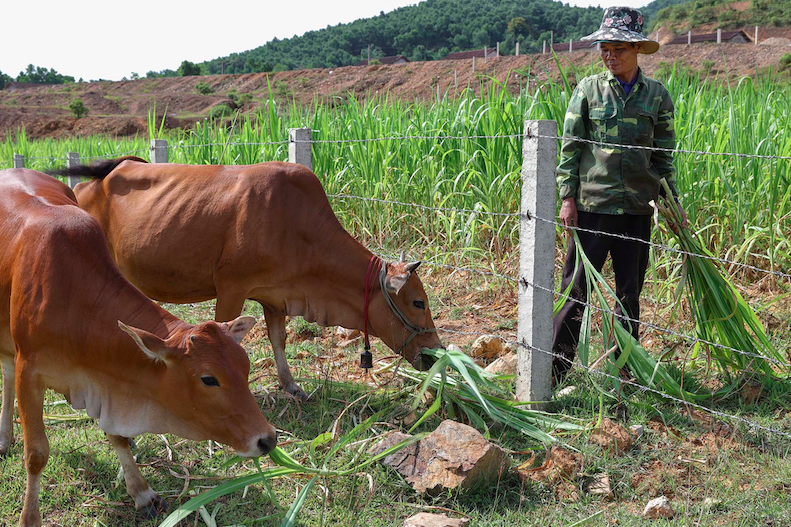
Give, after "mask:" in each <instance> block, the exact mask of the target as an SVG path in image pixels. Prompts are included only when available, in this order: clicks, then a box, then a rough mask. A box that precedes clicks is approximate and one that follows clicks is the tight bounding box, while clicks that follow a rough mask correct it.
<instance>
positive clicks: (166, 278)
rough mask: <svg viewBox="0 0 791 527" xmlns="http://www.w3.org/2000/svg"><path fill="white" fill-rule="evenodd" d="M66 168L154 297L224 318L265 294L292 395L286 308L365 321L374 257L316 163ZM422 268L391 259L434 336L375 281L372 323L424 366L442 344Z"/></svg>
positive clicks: (327, 321) (340, 321) (402, 300)
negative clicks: (331, 196) (213, 303)
mask: <svg viewBox="0 0 791 527" xmlns="http://www.w3.org/2000/svg"><path fill="white" fill-rule="evenodd" d="M58 173H60V174H69V175H81V176H88V177H92V178H94V180H93V181H88V182H84V183H80V184H78V185H77V186H76V188H75V189H74V192H75V194H76V196H77V200H78V202H79V204H80V206H81V207H83V208H84V209H85V210H87V211H88V212H90V213H91V215H92V216H93V217H94V218H96V219H97V220H98V221H99V224H100V225H101V226H102V228H103V229H104V232H105V235H106V236H107V242H108V243H109V246H110V252H111V253H112V254H113V257H114V258H115V260H116V262H117V263H118V267H119V268H120V269H121V272H123V273H124V275H125V276H126V277H127V278H128V279H129V280H130V281H131V282H132V283H133V284H135V285H136V286H137V287H139V288H140V290H141V291H143V292H144V293H145V294H147V295H148V296H150V297H151V298H154V299H156V300H160V301H164V302H173V303H187V302H200V301H204V300H208V299H211V298H215V297H216V298H217V307H216V311H215V320H217V321H225V320H231V319H233V318H234V317H237V316H239V314H240V313H241V311H242V308H243V305H244V302H245V300H247V299H251V300H255V301H257V302H259V303H260V304H261V306H263V308H264V317H265V319H266V324H267V328H268V330H269V331H268V332H269V340H270V341H271V342H272V347H273V348H274V352H275V360H276V363H277V373H278V378H279V380H280V384H281V386H282V387H283V388H284V389H285V390H286V391H287V392H289V393H292V394H296V395H299V396H301V397H303V398H304V397H305V394H304V392H303V391H302V390H301V389H300V387H299V386H297V384H296V383H295V382H294V380H293V378H292V377H291V373H290V371H289V369H288V363H287V362H286V355H285V339H286V331H285V326H286V316H287V315H288V316H294V315H301V316H302V317H304V318H305V319H306V320H308V321H315V322H317V323H318V324H320V325H322V326H343V327H345V328H356V329H360V330H362V329H363V306H364V303H365V300H364V296H365V280H366V270H367V267H368V264H369V262H370V260H371V257H372V253H371V252H370V251H368V250H367V249H366V248H365V247H363V246H362V245H361V244H360V243H358V242H357V241H356V240H355V239H354V238H353V237H352V236H350V235H349V233H347V232H346V231H345V230H344V229H343V227H342V226H341V224H340V222H339V221H338V219H337V218H336V217H335V214H334V213H333V212H332V208H331V207H330V203H329V201H327V196H326V194H325V193H324V188H323V187H322V186H321V182H320V181H319V180H318V178H317V177H316V176H315V175H314V174H313V172H311V171H310V170H308V169H307V168H305V167H303V166H300V165H296V164H290V163H280V162H270V163H261V164H258V165H250V166H190V165H175V164H148V163H146V162H145V161H144V160H142V159H139V158H120V159H116V160H112V161H107V162H104V163H101V164H98V165H95V166H92V167H90V166H83V167H75V168H71V169H67V170H65V171H58ZM419 264H420V262H414V263H406V262H394V263H387V264H385V265H386V268H387V275H386V279H385V282H384V283H385V288H386V289H387V291H389V292H390V293H391V294H392V298H393V300H394V302H395V304H396V307H397V309H398V310H400V311H401V312H402V313H403V314H404V316H405V318H406V319H407V320H408V322H410V323H411V324H412V325H413V326H414V327H415V328H420V329H425V330H427V332H426V333H422V334H415V332H414V331H412V330H409V329H407V328H406V327H405V325H404V323H402V322H401V321H400V320H399V319H398V317H397V316H396V315H394V313H393V310H391V308H390V307H388V305H387V303H386V301H385V298H384V295H382V294H381V287H380V284H379V282H378V281H376V280H374V292H373V296H372V297H371V304H370V308H369V314H368V321H369V324H368V325H369V329H370V331H371V334H372V335H374V336H377V337H379V338H380V339H382V341H384V343H385V344H387V345H388V346H389V347H390V348H391V349H394V350H399V351H401V352H402V354H403V355H404V357H405V358H406V359H407V360H408V361H409V362H410V363H412V364H414V365H415V366H417V367H426V366H427V362H428V361H426V360H421V350H422V349H425V348H429V349H430V348H438V347H441V346H442V343H441V342H440V340H439V338H438V337H437V335H436V330H435V329H434V322H433V321H432V319H431V311H430V310H429V308H428V300H427V298H426V292H425V291H424V289H423V285H422V284H421V282H420V279H419V278H418V277H417V275H416V274H415V272H414V271H415V269H417V266H418V265H419ZM377 291H378V292H377ZM413 336H414V338H411V337H413ZM405 344H406V345H405ZM402 347H403V350H401V348H402Z"/></svg>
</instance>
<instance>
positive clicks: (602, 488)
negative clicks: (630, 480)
mask: <svg viewBox="0 0 791 527" xmlns="http://www.w3.org/2000/svg"><path fill="white" fill-rule="evenodd" d="M588 493H589V494H593V495H595V496H604V497H605V498H613V497H615V494H613V492H612V488H610V476H608V475H607V474H606V473H604V474H597V475H595V476H594V479H593V481H591V482H590V484H588Z"/></svg>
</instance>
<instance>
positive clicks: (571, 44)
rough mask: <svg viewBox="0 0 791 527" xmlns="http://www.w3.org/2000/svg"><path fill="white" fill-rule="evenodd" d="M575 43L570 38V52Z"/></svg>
mask: <svg viewBox="0 0 791 527" xmlns="http://www.w3.org/2000/svg"><path fill="white" fill-rule="evenodd" d="M573 44H574V42H573V41H572V40H571V39H569V53H571V50H572V49H573Z"/></svg>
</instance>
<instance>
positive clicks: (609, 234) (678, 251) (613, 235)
mask: <svg viewBox="0 0 791 527" xmlns="http://www.w3.org/2000/svg"><path fill="white" fill-rule="evenodd" d="M529 218H532V219H535V220H538V221H543V222H545V223H551V224H552V225H555V226H558V227H562V228H564V229H565V228H568V229H571V230H575V231H579V232H587V233H591V234H599V235H603V236H607V237H610V238H619V239H622V240H626V241H631V242H640V243H643V244H646V245H649V246H651V247H655V248H657V249H661V250H663V251H668V252H672V253H676V254H681V255H685V256H696V257H698V258H704V259H706V260H712V261H715V262H720V263H723V264H728V265H735V266H738V267H744V268H747V269H752V270H753V271H759V272H762V273H766V274H770V275H774V276H779V277H781V278H791V274H788V273H783V272H781V271H774V270H771V269H763V268H761V267H756V266H754V265H750V264H746V263H742V262H734V261H732V260H728V259H726V258H720V257H718V256H711V255H708V254H699V253H693V252H689V251H684V250H682V249H676V248H675V247H669V246H667V245H662V244H660V243H656V242H652V241H650V240H643V239H642V238H635V237H633V236H627V235H625V234H616V233H612V232H605V231H597V230H593V229H586V228H584V227H579V226H566V225H563V224H562V223H560V222H558V221H556V220H549V219H546V218H542V217H540V216H529Z"/></svg>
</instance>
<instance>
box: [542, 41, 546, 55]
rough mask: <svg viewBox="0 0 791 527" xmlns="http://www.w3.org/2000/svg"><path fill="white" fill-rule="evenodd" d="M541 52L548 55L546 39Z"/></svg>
mask: <svg viewBox="0 0 791 527" xmlns="http://www.w3.org/2000/svg"><path fill="white" fill-rule="evenodd" d="M541 54H542V55H546V54H547V41H546V40H545V41H544V46H543V47H542V48H541Z"/></svg>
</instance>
